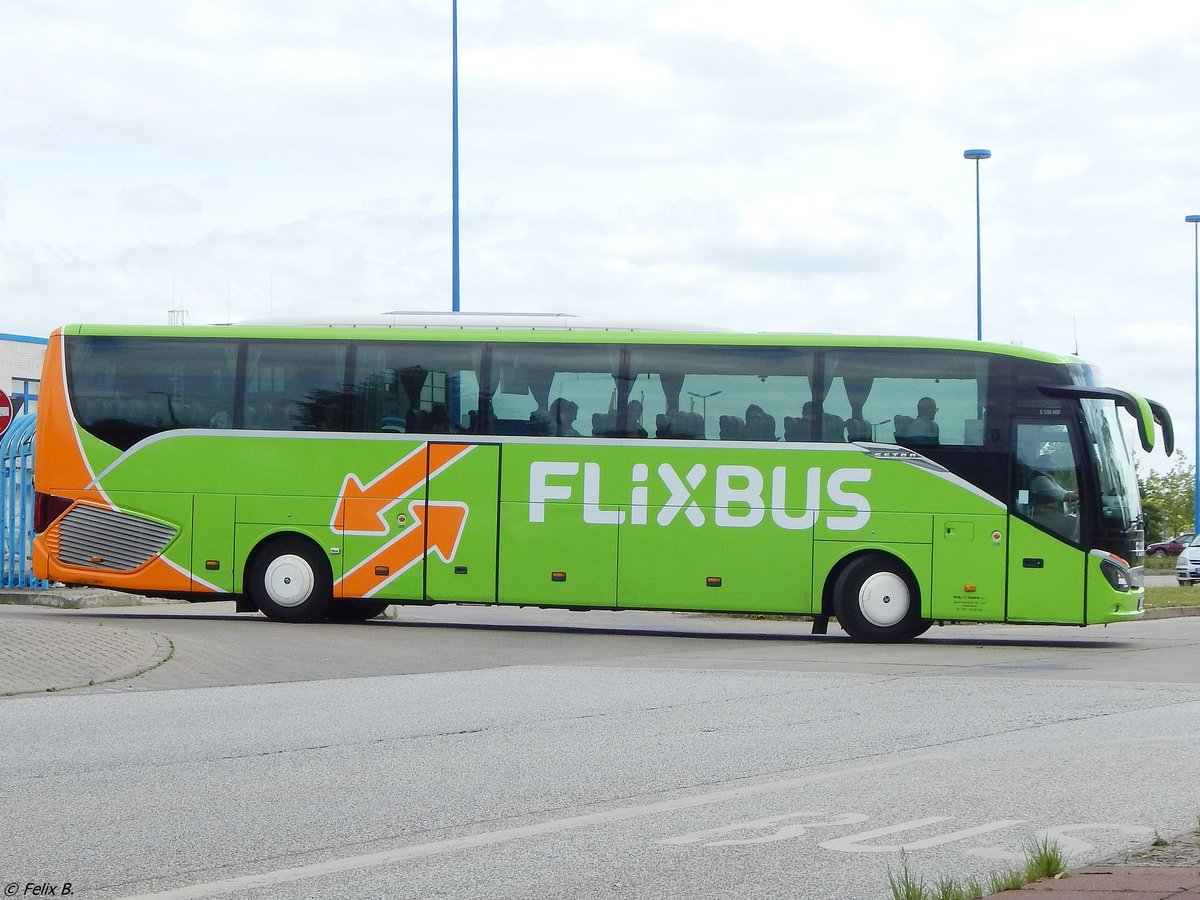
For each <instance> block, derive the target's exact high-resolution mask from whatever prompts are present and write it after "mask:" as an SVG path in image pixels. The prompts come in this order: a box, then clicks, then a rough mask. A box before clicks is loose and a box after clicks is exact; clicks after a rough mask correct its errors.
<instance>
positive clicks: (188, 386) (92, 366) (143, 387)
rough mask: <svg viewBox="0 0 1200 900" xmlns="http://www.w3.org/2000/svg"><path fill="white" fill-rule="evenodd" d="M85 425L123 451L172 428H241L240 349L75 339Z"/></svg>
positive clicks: (71, 377) (74, 399)
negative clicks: (237, 418) (237, 405)
mask: <svg viewBox="0 0 1200 900" xmlns="http://www.w3.org/2000/svg"><path fill="white" fill-rule="evenodd" d="M66 347H67V380H68V386H69V387H68V389H69V391H70V396H71V403H72V405H73V408H74V411H75V416H76V418H77V419H78V421H79V423H80V424H81V425H82V426H83V427H84V428H85V429H87V430H88V431H89V432H90V433H91V434H93V435H95V436H96V437H98V438H99V439H100V440H102V441H105V442H106V443H109V444H112V445H113V446H116V447H119V448H121V449H123V450H124V449H128V448H129V447H131V446H132V445H133V444H135V443H137V442H138V441H140V440H142V439H143V438H146V437H149V436H150V435H152V434H155V433H157V432H159V431H163V430H165V429H168V428H228V427H231V426H232V424H233V416H234V400H235V393H236V392H235V374H236V369H237V345H236V343H234V342H232V341H220V340H172V339H169V338H168V339H160V338H126V337H70V338H68V339H67V342H66Z"/></svg>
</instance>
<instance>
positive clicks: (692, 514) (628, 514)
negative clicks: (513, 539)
mask: <svg viewBox="0 0 1200 900" xmlns="http://www.w3.org/2000/svg"><path fill="white" fill-rule="evenodd" d="M654 474H655V476H656V477H657V483H656V484H655V485H654V487H655V488H656V490H657V489H658V488H660V487H661V488H665V489H666V491H667V494H668V497H667V500H666V502H665V503H663V504H662V505H661V506H659V507H657V509H656V510H654V511H653V515H651V512H652V510H651V508H650V501H649V497H650V487H651V475H650V467H649V466H648V465H646V464H645V463H636V464H634V466H633V467H632V470H631V472H630V476H629V482H630V490H629V505H628V509H622V508H605V507H603V506H601V502H600V497H601V490H600V485H601V480H602V478H603V477H604V476H603V473H602V472H601V467H600V464H599V463H596V462H585V463H577V462H533V463H531V464H530V466H529V521H530V522H534V523H537V522H545V521H546V503H547V501H550V502H555V501H557V502H569V501H575V502H576V503H579V504H580V505H581V506H582V510H583V521H584V522H586V523H587V524H589V525H622V524H625V523H626V522H627V521H628V523H629V524H630V525H646V524H648V523H649V522H650V521H653V522H655V523H656V524H658V525H664V526H665V525H670V524H671V523H672V522H674V521H675V519H676V518H678V517H679V516H680V515H682V516H683V518H684V519H686V520H687V521H688V522H689V523H690V524H691V525H692V526H694V527H696V528H700V527H702V526H704V525H705V524H706V523H707V522H708V519H709V515H710V514H711V517H712V521H713V524H714V525H716V526H717V527H719V528H754V527H755V526H757V525H759V524H761V523H762V522H763V521H764V520H765V519H766V517H767V513H768V512H769V513H770V516H771V521H773V522H774V523H775V524H776V525H777V526H778V527H780V528H785V529H788V530H789V531H803V530H805V529H809V528H812V527H813V526H814V525H816V523H817V519H818V517H819V516H820V515H821V509H822V496H824V497H826V498H828V500H829V501H830V502H832V503H833V504H834V505H835V506H837V507H839V509H845V510H851V511H852V512H851V513H850V514H842V513H841V512H839V513H838V514H830V513H829V512H826V513H825V524H826V525H827V526H828V527H829V528H830V529H832V530H834V531H856V530H858V529H860V528H863V527H865V526H866V524H867V523H868V522H869V521H870V519H871V503H870V501H869V500H868V499H867V497H866V496H865V495H864V494H862V493H859V492H858V491H855V490H854V489H853V488H852V487H850V486H851V485H856V484H866V483H867V482H869V481H870V480H871V470H870V469H864V468H841V469H835V470H834V471H832V472H830V473H829V475H828V477H823V475H822V470H821V468H820V467H818V466H812V467H810V468H809V469H808V470H807V472H806V473H805V475H804V479H803V491H804V494H803V502H798V498H797V497H796V496H795V494H794V493H790V492H789V489H788V478H789V475H791V476H792V477H793V488H792V490H793V491H795V475H796V474H797V472H796V471H795V470H793V471H791V472H789V470H788V468H787V467H786V466H775V467H774V468H773V469H772V470H771V474H770V478H769V484H768V478H767V477H766V476H765V475H764V474H763V472H762V470H760V469H758V468H755V467H754V466H730V465H725V466H717V467H716V468H715V470H714V471H713V472H712V473H711V477H710V472H709V469H708V467H707V466H705V465H704V464H703V463H696V464H695V465H693V466H692V467H691V468H690V469H688V470H687V471H686V472H685V473H683V474H680V472H678V471H677V470H676V469H675V467H674V466H672V465H671V464H670V463H662V464H660V465H659V466H658V468H657V469H656V470H655V473H654ZM822 488H823V489H824V494H823V495H822ZM789 500H790V501H792V502H790V503H789ZM798 509H801V510H804V512H803V513H800V514H796V513H795V512H793V510H798ZM706 510H707V511H706Z"/></svg>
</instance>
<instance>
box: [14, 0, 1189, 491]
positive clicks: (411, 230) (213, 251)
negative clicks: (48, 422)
mask: <svg viewBox="0 0 1200 900" xmlns="http://www.w3.org/2000/svg"><path fill="white" fill-rule="evenodd" d="M458 31H459V42H458V49H459V126H460V209H461V254H462V256H461V260H462V261H461V297H462V308H463V310H464V311H469V312H491V311H520V312H563V313H573V314H577V315H584V316H593V317H619V318H623V319H629V318H651V319H670V320H679V321H683V322H697V323H703V324H707V325H717V326H722V327H728V328H735V329H739V330H747V331H812V332H833V333H851V334H898V335H923V336H931V337H956V338H965V339H973V338H974V337H975V335H976V326H977V321H976V300H977V296H976V274H977V273H976V231H975V213H976V205H975V176H976V163H974V162H971V161H968V160H966V159H964V158H963V151H964V150H966V149H968V148H987V149H990V150H991V151H992V154H993V157H992V158H991V159H988V160H985V161H983V162H982V163H980V164H979V165H978V169H979V178H980V204H979V208H980V215H981V247H982V249H981V279H982V302H983V334H984V338H985V339H987V340H992V341H999V342H1003V343H1018V344H1021V345H1024V346H1028V347H1036V348H1039V349H1044V350H1050V351H1055V352H1065V353H1072V352H1076V351H1077V352H1078V353H1079V355H1081V356H1082V357H1084V358H1085V359H1087V360H1089V361H1092V362H1094V363H1096V364H1098V365H1099V366H1100V367H1101V368H1102V369H1103V371H1104V373H1105V375H1106V377H1107V381H1108V382H1109V383H1110V384H1111V385H1112V386H1115V387H1120V388H1125V389H1128V390H1132V391H1135V392H1137V393H1140V394H1143V395H1145V396H1149V397H1151V398H1153V399H1155V400H1159V401H1160V402H1163V403H1165V404H1166V405H1167V406H1168V408H1169V409H1170V410H1171V413H1172V415H1173V417H1174V420H1175V423H1176V430H1177V433H1178V436H1179V443H1180V444H1181V445H1182V447H1183V449H1184V451H1185V452H1186V453H1187V455H1188V457H1189V458H1190V457H1192V456H1194V454H1193V453H1192V452H1191V449H1192V447H1193V446H1194V440H1195V434H1196V431H1195V428H1196V423H1195V420H1194V416H1193V407H1194V404H1195V390H1196V384H1195V382H1196V379H1195V372H1194V365H1195V362H1194V353H1195V346H1196V345H1195V341H1196V326H1195V318H1194V317H1195V298H1196V281H1195V252H1196V250H1195V248H1196V243H1195V241H1196V232H1195V226H1193V225H1189V224H1187V223H1185V221H1184V217H1185V216H1187V215H1191V214H1200V165H1198V162H1200V159H1198V153H1200V91H1198V86H1200V53H1197V52H1196V48H1197V47H1198V46H1200V3H1197V2H1195V0H1088V2H1086V3H1076V2H1053V0H1011V2H1006V0H997V2H993V3H989V4H982V3H966V2H952V0H906V2H905V3H902V4H901V3H896V2H894V0H838V2H837V3H836V4H835V3H829V2H826V0H822V2H812V0H792V2H786V3H785V2H782V0H739V2H736V3H731V2H729V0H605V2H604V3H583V2H579V0H573V2H569V0H460V3H459V21H458ZM451 48H452V40H451V3H450V0H393V2H384V0H321V2H320V3H317V2H312V3H302V2H294V0H229V2H226V0H200V2H177V0H162V2H156V3H153V4H150V3H145V2H143V0H0V297H3V302H2V305H0V310H2V313H0V332H6V333H13V334H26V335H37V336H44V335H46V334H48V333H49V332H50V330H51V329H53V328H55V327H57V326H59V325H62V324H65V323H69V322H94V323H100V322H119V323H146V324H166V323H167V321H168V316H169V311H170V310H172V309H178V310H186V311H187V312H186V321H187V322H188V323H189V324H203V323H209V322H226V321H236V320H239V319H247V318H262V317H266V316H284V315H323V314H338V315H345V314H359V313H360V314H372V313H378V312H384V311H387V310H396V309H411V310H421V309H428V310H438V311H442V310H448V309H449V308H450V303H451V208H452V204H451V121H452V115H451ZM1142 462H1143V463H1144V464H1145V465H1148V466H1149V467H1151V468H1157V469H1165V468H1168V467H1169V466H1170V465H1171V463H1172V462H1173V460H1168V459H1167V458H1166V457H1165V456H1164V455H1163V453H1162V451H1161V450H1156V451H1155V452H1154V454H1152V455H1151V456H1149V457H1145V456H1143V458H1142Z"/></svg>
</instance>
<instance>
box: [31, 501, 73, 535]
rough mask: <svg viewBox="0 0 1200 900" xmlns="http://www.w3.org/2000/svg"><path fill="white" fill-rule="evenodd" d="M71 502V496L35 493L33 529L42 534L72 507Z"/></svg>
mask: <svg viewBox="0 0 1200 900" xmlns="http://www.w3.org/2000/svg"><path fill="white" fill-rule="evenodd" d="M71 502H72V501H71V499H70V498H69V497H57V496H55V495H54V494H43V493H40V492H38V493H35V494H34V495H33V530H34V531H36V532H37V533H38V534H41V533H42V532H43V531H45V530H46V529H47V528H49V527H50V526H51V524H53V522H54V520H55V519H57V518H58V517H59V516H61V515H62V514H63V513H65V512H66V511H67V510H68V509H70V507H71Z"/></svg>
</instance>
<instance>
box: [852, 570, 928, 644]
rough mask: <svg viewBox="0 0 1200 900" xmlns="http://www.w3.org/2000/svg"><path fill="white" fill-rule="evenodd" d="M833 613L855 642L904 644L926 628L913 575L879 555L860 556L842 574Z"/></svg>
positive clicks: (918, 591)
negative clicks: (898, 642) (899, 642)
mask: <svg viewBox="0 0 1200 900" xmlns="http://www.w3.org/2000/svg"><path fill="white" fill-rule="evenodd" d="M833 610H834V615H836V616H837V620H838V624H840V625H841V626H842V629H843V630H844V631H845V632H846V633H847V634H848V635H850V637H852V638H854V639H855V640H858V641H873V642H876V643H887V642H895V641H907V640H911V639H912V638H914V637H916V636H917V635H918V634H921V633H922V632H924V631H925V630H926V629H927V628H928V627H929V625H928V623H927V622H926V621H925V620H923V619H922V618H921V595H920V590H919V589H918V588H917V583H916V580H915V579H914V578H913V577H912V573H911V572H909V571H908V569H907V568H906V567H905V566H904V565H903V564H901V563H900V562H899V561H898V560H896V559H893V558H892V557H889V556H884V555H883V554H881V553H872V554H868V555H867V556H860V557H859V558H858V559H855V560H854V561H853V562H851V563H850V565H848V566H846V568H845V569H843V570H842V572H841V574H840V575H838V577H837V581H835V582H834V586H833Z"/></svg>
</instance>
